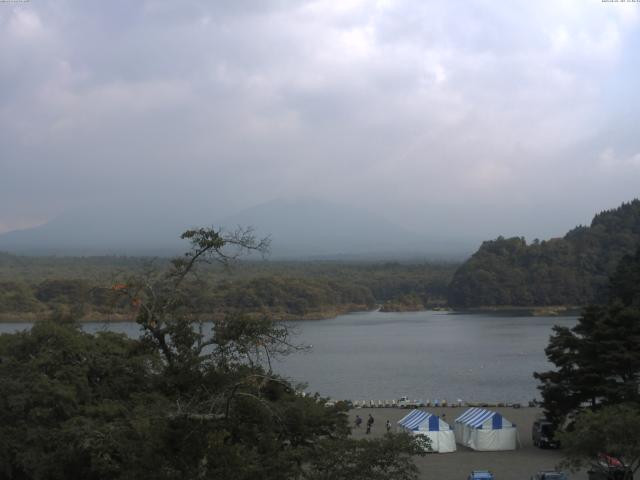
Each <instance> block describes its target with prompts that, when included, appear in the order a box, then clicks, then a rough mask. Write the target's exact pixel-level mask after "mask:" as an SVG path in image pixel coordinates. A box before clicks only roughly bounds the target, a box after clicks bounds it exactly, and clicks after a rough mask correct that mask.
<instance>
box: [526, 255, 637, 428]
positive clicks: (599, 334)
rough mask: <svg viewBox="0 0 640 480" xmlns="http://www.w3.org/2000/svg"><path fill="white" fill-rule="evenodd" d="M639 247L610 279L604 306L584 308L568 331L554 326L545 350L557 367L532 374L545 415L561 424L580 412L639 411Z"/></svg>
mask: <svg viewBox="0 0 640 480" xmlns="http://www.w3.org/2000/svg"><path fill="white" fill-rule="evenodd" d="M639 276H640V249H639V250H638V252H636V254H635V255H633V256H631V255H629V256H625V257H624V258H623V259H622V261H621V262H620V265H619V266H618V268H617V269H616V273H615V274H614V276H613V277H612V278H611V282H610V288H609V295H610V300H609V302H608V303H607V304H606V305H602V306H598V305H592V306H589V307H587V308H585V309H584V311H583V313H582V316H581V317H580V319H579V321H578V324H577V325H576V326H575V327H573V328H567V327H555V328H554V335H552V337H551V339H550V341H549V346H548V347H547V348H546V350H545V352H546V354H547V358H548V359H549V361H550V362H551V363H552V364H554V365H555V367H556V369H555V370H552V371H548V372H543V373H535V374H534V376H535V377H536V378H537V379H539V380H540V382H541V385H540V387H539V388H540V391H541V393H542V397H543V406H544V408H545V412H546V414H547V415H548V416H549V418H550V419H552V420H554V421H555V422H556V423H558V424H561V423H563V422H564V421H565V420H567V419H568V418H572V417H573V416H574V415H575V414H576V413H578V412H580V411H581V410H582V409H583V408H585V407H588V408H590V409H593V410H597V409H599V408H601V407H603V406H607V405H618V404H623V403H627V404H632V405H636V406H638V408H640V390H639V388H640V305H639V304H638V302H637V299H638V296H639V294H640V283H639V282H638V281H637V279H638V278H639Z"/></svg>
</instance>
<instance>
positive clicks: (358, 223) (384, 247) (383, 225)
mask: <svg viewBox="0 0 640 480" xmlns="http://www.w3.org/2000/svg"><path fill="white" fill-rule="evenodd" d="M220 224H222V225H224V226H225V227H227V228H229V229H232V228H233V227H235V226H237V225H252V226H253V227H255V229H256V233H257V234H258V235H267V234H269V235H270V236H271V239H272V256H273V257H275V258H283V257H289V258H294V257H334V258H335V257H341V256H346V257H371V256H378V257H386V258H398V257H410V256H426V257H431V258H434V257H461V256H462V255H464V254H465V253H467V252H468V250H466V251H465V248H464V246H463V245H462V244H458V245H456V244H454V243H452V242H449V241H437V240H434V239H430V238H425V237H423V236H421V235H419V234H417V233H414V232H412V231H410V230H407V229H405V228H402V227H400V226H398V225H396V224H394V223H393V222H392V221H390V220H387V219H385V218H384V217H383V216H381V215H377V214H374V213H371V212H368V211H365V210H360V209H357V208H352V207H348V206H345V205H339V204H334V203H331V202H327V201H323V200H318V199H312V198H297V199H276V200H272V201H270V202H267V203H263V204H261V205H257V206H255V207H252V208H248V209H246V210H243V211H242V212H239V213H238V214H236V215H233V216H231V217H228V218H226V219H224V220H223V221H221V222H220ZM467 248H468V247H467ZM467 254H468V253H467Z"/></svg>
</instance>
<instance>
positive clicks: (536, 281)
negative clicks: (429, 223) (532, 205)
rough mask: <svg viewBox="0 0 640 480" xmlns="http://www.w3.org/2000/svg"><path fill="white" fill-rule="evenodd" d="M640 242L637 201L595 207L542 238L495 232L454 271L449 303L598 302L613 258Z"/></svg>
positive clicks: (614, 261)
mask: <svg viewBox="0 0 640 480" xmlns="http://www.w3.org/2000/svg"><path fill="white" fill-rule="evenodd" d="M638 245H640V200H637V199H636V200H633V201H631V202H629V203H623V204H622V205H621V206H620V207H618V208H615V209H612V210H608V211H604V212H601V213H599V214H597V215H595V217H594V218H593V221H592V222H591V224H590V225H589V226H578V227H576V228H574V229H573V230H571V231H569V232H568V233H567V234H566V235H565V236H564V237H562V238H552V239H550V240H546V241H544V240H543V241H540V240H537V239H536V240H534V241H533V242H531V243H530V244H528V243H527V242H526V240H525V239H524V238H521V237H513V238H504V237H498V238H497V239H495V240H491V241H486V242H484V243H483V244H482V245H481V246H480V248H479V249H478V251H477V252H476V253H474V254H473V255H472V256H471V258H470V259H469V260H467V261H466V262H465V263H464V264H463V265H462V266H461V267H460V268H459V269H458V270H457V271H456V273H455V275H454V277H453V280H452V282H451V284H450V285H449V289H448V303H449V305H450V306H452V307H455V308H476V307H500V306H511V307H529V306H537V307H546V306H584V305H587V304H589V303H602V302H603V301H605V300H606V298H607V295H608V290H607V289H608V279H609V277H610V276H611V274H613V272H614V271H615V269H616V267H617V265H618V262H619V261H620V260H621V259H622V258H623V257H624V256H625V255H631V254H633V253H634V252H635V251H636V249H637V247H638Z"/></svg>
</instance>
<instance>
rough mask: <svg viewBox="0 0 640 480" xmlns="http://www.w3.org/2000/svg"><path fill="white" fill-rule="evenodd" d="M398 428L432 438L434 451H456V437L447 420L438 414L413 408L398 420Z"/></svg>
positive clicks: (432, 449)
mask: <svg viewBox="0 0 640 480" xmlns="http://www.w3.org/2000/svg"><path fill="white" fill-rule="evenodd" d="M398 430H400V431H404V432H408V433H411V434H412V435H424V436H426V437H428V438H429V439H430V440H431V449H430V451H432V452H438V453H448V452H455V451H456V439H455V436H454V434H453V430H452V429H451V427H450V426H449V424H448V423H447V422H445V421H444V420H442V419H441V418H440V417H438V416H437V415H434V414H433V413H430V412H425V411H423V410H411V411H410V412H409V413H408V414H407V415H406V416H404V417H403V418H402V419H400V420H398Z"/></svg>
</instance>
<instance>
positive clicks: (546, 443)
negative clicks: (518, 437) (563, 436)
mask: <svg viewBox="0 0 640 480" xmlns="http://www.w3.org/2000/svg"><path fill="white" fill-rule="evenodd" d="M555 433H556V427H555V425H554V424H553V423H551V422H550V421H549V420H546V419H544V418H541V419H538V420H536V421H535V422H533V427H531V439H532V440H533V444H534V445H535V446H536V447H539V448H560V442H559V441H558V440H556V439H555V438H554V435H555Z"/></svg>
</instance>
